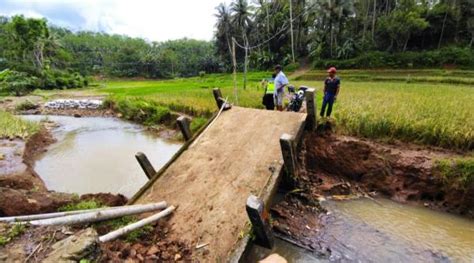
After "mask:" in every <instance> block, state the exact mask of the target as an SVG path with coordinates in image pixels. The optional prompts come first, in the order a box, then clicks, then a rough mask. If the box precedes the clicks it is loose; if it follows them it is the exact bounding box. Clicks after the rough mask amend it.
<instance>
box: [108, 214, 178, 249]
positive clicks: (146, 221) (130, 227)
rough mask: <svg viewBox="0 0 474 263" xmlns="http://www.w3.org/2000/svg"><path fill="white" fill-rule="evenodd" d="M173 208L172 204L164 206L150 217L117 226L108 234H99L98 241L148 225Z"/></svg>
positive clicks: (114, 237) (111, 238)
mask: <svg viewBox="0 0 474 263" xmlns="http://www.w3.org/2000/svg"><path fill="white" fill-rule="evenodd" d="M174 210H175V207H174V206H170V207H168V208H166V209H165V210H163V211H161V212H159V213H157V214H154V215H152V216H150V217H147V218H144V219H142V220H140V221H137V222H135V223H133V224H130V225H127V226H125V227H122V228H119V229H117V230H115V231H112V232H110V233H108V234H105V235H103V236H100V237H99V242H101V243H105V242H108V241H112V240H114V239H116V238H118V237H120V236H122V235H126V234H128V233H130V232H132V231H133V230H135V229H138V228H140V227H143V226H145V225H148V224H151V223H153V222H155V221H157V220H158V219H160V218H163V217H165V216H168V215H169V214H171V213H172V212H173V211H174Z"/></svg>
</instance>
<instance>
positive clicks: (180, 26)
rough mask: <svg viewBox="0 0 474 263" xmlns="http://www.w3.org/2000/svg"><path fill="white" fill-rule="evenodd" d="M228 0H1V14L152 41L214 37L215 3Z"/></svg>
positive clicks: (74, 28)
mask: <svg viewBox="0 0 474 263" xmlns="http://www.w3.org/2000/svg"><path fill="white" fill-rule="evenodd" d="M221 2H227V3H228V2H229V1H226V0H62V1H61V0H0V15H3V16H12V15H16V14H23V15H25V16H26V17H35V18H39V17H45V18H47V19H48V21H49V23H51V24H54V25H57V26H62V27H67V28H69V29H71V30H74V31H78V30H88V31H96V32H106V33H111V34H124V35H128V36H131V37H141V38H144V39H146V40H149V41H165V40H170V39H180V38H184V37H187V38H193V39H199V40H211V39H212V36H213V32H214V24H215V23H216V18H215V16H214V14H215V13H216V11H215V7H216V6H217V5H219V3H221Z"/></svg>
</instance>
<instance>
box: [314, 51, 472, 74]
mask: <svg viewBox="0 0 474 263" xmlns="http://www.w3.org/2000/svg"><path fill="white" fill-rule="evenodd" d="M444 65H455V66H459V67H466V68H472V67H474V51H473V50H471V49H469V48H460V47H445V48H442V49H437V50H432V51H422V52H413V51H408V52H403V53H388V52H382V51H371V52H367V53H364V54H362V55H359V56H357V57H355V58H351V59H345V60H331V59H329V60H317V61H315V62H314V67H315V68H328V67H331V66H335V67H338V68H342V69H355V68H428V67H442V66H444Z"/></svg>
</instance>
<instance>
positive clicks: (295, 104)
mask: <svg viewBox="0 0 474 263" xmlns="http://www.w3.org/2000/svg"><path fill="white" fill-rule="evenodd" d="M307 89H308V87H306V86H301V87H299V89H298V91H296V89H295V87H294V86H292V85H290V86H288V94H290V103H289V104H288V106H287V107H286V110H287V111H294V112H299V111H300V110H301V107H302V106H303V101H304V97H305V96H304V95H305V92H306V90H307Z"/></svg>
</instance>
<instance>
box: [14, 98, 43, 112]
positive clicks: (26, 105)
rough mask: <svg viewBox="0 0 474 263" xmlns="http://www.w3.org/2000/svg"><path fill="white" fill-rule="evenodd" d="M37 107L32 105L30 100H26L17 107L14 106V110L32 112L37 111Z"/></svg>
mask: <svg viewBox="0 0 474 263" xmlns="http://www.w3.org/2000/svg"><path fill="white" fill-rule="evenodd" d="M38 107H39V106H38V105H37V104H34V103H33V102H31V101H30V100H26V101H24V102H22V103H20V104H18V105H16V107H15V110H17V111H26V110H34V109H37V108H38Z"/></svg>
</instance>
